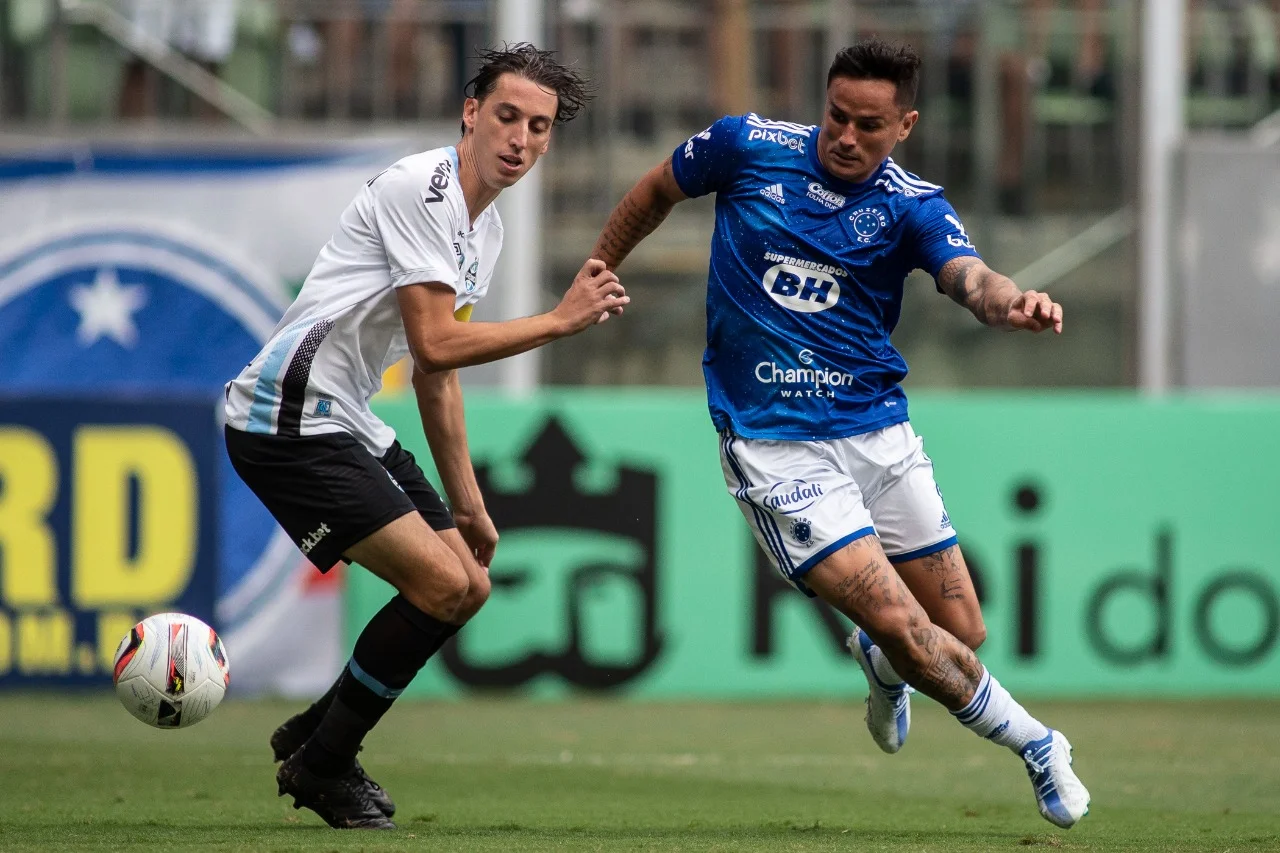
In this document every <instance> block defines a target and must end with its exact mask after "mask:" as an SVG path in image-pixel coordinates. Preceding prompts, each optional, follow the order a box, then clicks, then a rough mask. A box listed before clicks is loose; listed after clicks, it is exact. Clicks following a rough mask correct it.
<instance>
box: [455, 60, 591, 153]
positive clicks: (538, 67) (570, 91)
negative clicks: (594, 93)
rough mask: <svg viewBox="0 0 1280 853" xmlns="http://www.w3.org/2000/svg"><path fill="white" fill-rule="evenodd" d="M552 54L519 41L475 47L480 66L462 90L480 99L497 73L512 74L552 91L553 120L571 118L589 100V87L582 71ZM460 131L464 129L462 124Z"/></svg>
mask: <svg viewBox="0 0 1280 853" xmlns="http://www.w3.org/2000/svg"><path fill="white" fill-rule="evenodd" d="M554 56H555V52H554V51H550V50H539V49H538V48H536V47H534V46H533V45H531V44H529V43H528V42H523V41H522V42H517V43H515V44H504V45H503V46H502V47H501V48H496V49H492V50H489V49H482V50H479V51H477V53H476V58H477V59H479V60H480V70H479V71H478V72H476V76H474V77H472V78H471V79H470V80H468V81H467V85H466V86H464V87H463V90H462V91H463V94H465V95H466V96H467V97H468V98H475V99H476V100H478V101H483V100H484V99H485V98H487V97H489V96H490V95H492V94H493V90H494V89H495V88H497V86H498V78H499V77H501V76H502V75H503V74H516V75H519V76H520V77H523V78H525V79H526V80H530V81H532V82H534V83H537V84H538V85H539V86H542V87H543V88H546V89H550V90H551V91H553V92H555V93H556V115H555V123H556V124H564V123H565V122H567V121H572V120H573V117H574V116H576V115H577V114H578V111H579V110H581V109H582V108H583V107H584V106H586V104H587V101H589V100H591V87H590V84H589V83H588V82H587V80H586V79H585V78H584V77H582V75H580V74H579V73H578V72H577V71H575V70H573V69H572V68H570V67H568V66H566V65H563V64H561V63H559V62H556V61H555V59H553V58H552V57H554ZM462 132H463V133H466V132H467V128H466V125H465V124H464V125H463V127H462Z"/></svg>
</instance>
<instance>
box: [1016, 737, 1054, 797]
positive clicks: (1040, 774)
mask: <svg viewBox="0 0 1280 853" xmlns="http://www.w3.org/2000/svg"><path fill="white" fill-rule="evenodd" d="M1022 760H1023V761H1025V762H1026V763H1027V775H1028V776H1030V777H1031V781H1032V782H1033V783H1034V784H1035V786H1036V791H1037V792H1038V793H1041V792H1045V791H1048V790H1049V789H1051V788H1052V787H1053V774H1052V773H1051V772H1050V771H1051V770H1053V762H1054V743H1053V741H1052V740H1050V741H1049V742H1048V743H1046V744H1044V745H1043V746H1039V747H1036V748H1035V749H1030V748H1028V749H1027V751H1026V752H1025V753H1023V755H1022Z"/></svg>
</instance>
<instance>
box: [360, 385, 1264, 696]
mask: <svg viewBox="0 0 1280 853" xmlns="http://www.w3.org/2000/svg"><path fill="white" fill-rule="evenodd" d="M377 410H378V412H379V414H380V415H381V416H382V417H383V418H385V419H386V421H387V422H388V423H389V424H391V426H392V427H394V428H395V429H396V431H397V433H398V434H399V437H400V440H401V442H402V443H403V444H404V445H405V446H406V447H407V448H409V449H410V450H411V451H412V452H414V453H415V454H416V455H417V456H418V458H419V460H420V461H422V462H424V463H429V460H430V458H431V456H430V453H429V452H428V451H427V448H426V446H425V441H424V440H423V438H422V430H421V427H420V425H419V422H418V414H417V411H416V408H415V406H414V403H413V401H412V400H411V399H401V400H390V401H383V402H382V403H381V404H380V405H379V406H378V407H377ZM911 412H912V423H913V425H914V426H915V428H916V431H917V432H918V433H919V434H920V435H921V436H923V437H924V439H925V447H926V449H927V450H928V452H929V455H930V456H931V457H932V458H933V460H934V463H935V466H936V474H937V478H938V482H939V485H940V486H941V488H942V490H943V492H944V494H945V495H946V502H947V508H948V511H949V513H950V515H951V519H952V521H953V522H954V524H955V527H956V529H957V530H958V531H959V534H960V543H961V547H962V548H963V550H964V553H965V556H966V557H967V559H968V560H969V563H970V566H971V568H972V569H973V571H974V574H975V580H976V582H977V585H978V587H979V594H980V596H981V597H982V599H983V605H984V613H985V615H986V622H987V628H988V639H987V642H986V644H985V645H984V646H983V647H982V649H981V650H980V656H981V657H982V659H983V660H984V662H985V663H986V664H987V665H988V667H989V668H990V669H991V670H992V672H993V673H995V674H996V675H997V676H998V677H999V678H1000V679H1001V681H1002V682H1004V683H1005V684H1006V685H1008V686H1009V687H1010V688H1013V689H1016V690H1020V691H1023V692H1025V693H1028V694H1037V695H1097V694H1108V695H1117V694H1119V695H1124V694H1134V695H1139V694H1148V695H1149V694H1164V695H1188V696H1190V695H1215V696H1216V695H1221V694H1223V693H1230V694H1237V695H1248V694H1277V693H1280V652H1278V651H1277V640H1278V639H1280V521H1278V520H1277V514H1278V513H1280V479H1278V478H1280V400H1276V401H1267V400H1248V399H1243V398H1234V397H1232V398H1222V399H1216V398H1193V399H1174V400H1168V401H1160V402H1155V401H1146V400H1140V399H1137V398H1133V397H1129V396H1121V395H1116V396H1104V395H1098V394H1079V395H1073V394H1070V393H1065V394H1064V393H1055V394H1053V395H1052V396H1048V395H1046V396H1026V397H1020V396H1008V395H990V394H965V395H962V396H960V395H957V396H929V395H923V394H922V395H917V396H916V397H914V398H913V399H912V402H911ZM467 420H468V428H469V435H470V443H471V451H472V455H473V458H474V460H475V464H476V469H477V475H478V477H479V478H480V482H481V486H482V488H483V489H484V491H485V494H486V500H487V502H488V507H489V511H490V514H491V515H492V516H493V518H494V520H495V521H496V523H497V525H498V528H499V531H500V533H501V536H502V539H501V542H500V544H499V546H498V554H497V557H496V559H495V560H494V563H493V567H492V580H493V594H492V597H491V598H490V601H489V603H488V605H487V606H486V607H485V608H484V610H482V611H481V613H480V614H479V615H478V616H477V617H476V618H475V619H474V620H473V621H472V622H471V624H470V625H468V626H467V628H466V629H465V630H464V631H462V632H461V633H460V634H459V636H458V639H457V641H456V642H455V643H451V644H450V645H449V646H447V647H446V649H445V650H444V651H442V653H441V654H440V655H438V656H437V657H436V659H434V660H433V661H432V662H431V663H430V664H429V665H428V667H427V669H425V670H424V671H423V672H422V673H421V674H420V675H419V676H418V678H417V679H416V680H415V682H414V684H413V685H412V687H411V688H410V690H409V693H410V694H413V695H419V696H423V695H432V696H445V695H455V694H458V693H460V692H463V691H468V690H495V689H497V690H503V689H521V690H525V691H529V692H531V693H533V694H534V695H542V696H556V695H563V694H564V693H566V692H569V691H574V690H582V689H587V690H608V691H615V692H618V693H622V694H625V695H633V696H643V697H676V696H681V697H684V696H692V697H730V696H732V697H741V696H783V695H786V696H792V695H797V696H841V695H858V694H861V693H863V692H865V683H864V682H863V679H862V676H861V674H860V671H859V670H858V668H857V666H856V665H855V664H854V663H853V662H852V659H851V658H849V656H848V654H847V652H846V651H845V650H844V648H843V639H844V637H845V636H846V634H847V632H848V623H847V621H846V620H845V619H844V618H843V617H842V616H839V615H838V614H836V613H834V612H833V611H831V610H830V609H828V608H826V607H825V606H824V605H821V604H819V603H816V602H813V601H810V600H809V599H807V598H805V597H804V596H803V595H801V594H800V593H798V592H796V591H794V590H793V589H792V588H791V587H790V586H789V585H787V584H786V583H785V582H783V581H782V580H781V579H780V578H779V577H778V576H777V574H776V571H775V570H774V568H773V567H772V565H771V564H770V563H769V562H768V561H767V560H766V559H765V557H764V555H763V554H762V553H759V549H758V548H757V547H756V545H755V543H754V541H753V540H752V537H751V534H750V531H749V530H748V529H747V526H746V524H745V522H744V521H743V519H742V516H741V514H740V513H739V511H738V508H737V506H736V505H735V501H734V499H733V498H732V497H731V496H730V495H729V494H728V493H727V492H726V490H725V486H724V480H723V477H722V475H721V473H720V464H719V457H718V450H717V444H716V435H715V432H714V431H713V430H712V427H711V425H710V420H709V418H708V416H707V413H706V409H705V404H704V400H703V397H702V394H701V393H698V392H692V391H690V392H682V391H662V392H646V391H625V392H624V391H617V390H611V391H586V390H574V391H547V392H544V393H541V394H539V395H538V396H536V397H534V398H531V399H528V400H524V401H513V400H507V399H504V398H502V397H497V396H489V395H480V394H470V395H468V399H467ZM428 474H433V472H432V471H430V469H428ZM349 593H350V594H349V608H348V616H349V619H348V623H347V627H348V633H349V635H350V638H351V640H354V636H355V634H356V633H358V631H359V629H360V627H362V626H363V625H364V623H365V622H366V621H367V619H368V618H369V616H371V615H372V614H373V613H374V612H375V611H376V610H377V608H379V607H380V606H382V604H383V603H384V602H385V601H386V600H387V599H388V598H389V597H390V595H391V590H390V588H389V587H388V586H386V585H385V584H383V583H382V582H381V581H378V580H376V579H374V578H372V577H371V576H370V575H368V573H366V572H363V571H359V570H356V571H353V572H352V573H351V579H350V586H349Z"/></svg>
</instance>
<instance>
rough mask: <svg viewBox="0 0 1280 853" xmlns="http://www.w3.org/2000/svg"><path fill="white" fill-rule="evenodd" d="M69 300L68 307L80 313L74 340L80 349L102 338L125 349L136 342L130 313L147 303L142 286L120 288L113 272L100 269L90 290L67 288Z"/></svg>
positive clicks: (136, 329)
mask: <svg viewBox="0 0 1280 853" xmlns="http://www.w3.org/2000/svg"><path fill="white" fill-rule="evenodd" d="M70 301H71V307H72V308H74V309H76V311H78V312H79V314H80V327H79V328H78V329H76V338H78V339H79V341H80V344H81V345H82V346H86V347H87V346H89V345H90V344H92V343H93V342H94V341H96V340H98V338H101V337H103V336H106V337H108V338H111V340H113V341H115V342H116V343H118V344H120V346H122V347H126V348H128V349H132V348H133V347H134V345H135V344H137V343H138V327H137V326H135V325H134V324H133V314H134V312H135V311H137V310H138V309H139V308H141V307H142V306H143V305H146V304H147V292H146V290H145V289H144V288H143V287H142V285H137V284H131V285H129V286H127V287H121V286H120V280H119V279H118V278H117V277H116V271H115V270H113V269H111V268H110V267H102V268H101V269H99V270H98V277H97V278H95V279H94V280H93V285H92V286H91V287H85V286H84V285H77V286H76V287H73V288H71V297H70Z"/></svg>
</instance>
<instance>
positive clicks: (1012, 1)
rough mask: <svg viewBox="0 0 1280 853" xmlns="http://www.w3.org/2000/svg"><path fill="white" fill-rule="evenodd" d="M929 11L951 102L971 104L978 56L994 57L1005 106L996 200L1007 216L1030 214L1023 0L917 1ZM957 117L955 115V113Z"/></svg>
mask: <svg viewBox="0 0 1280 853" xmlns="http://www.w3.org/2000/svg"><path fill="white" fill-rule="evenodd" d="M916 2H917V3H918V4H919V5H921V6H923V7H925V8H924V9H923V10H922V12H923V13H924V14H925V15H927V16H928V20H929V23H930V29H931V30H932V32H933V33H934V35H935V38H938V39H939V40H941V42H942V44H941V45H940V48H941V50H940V52H941V53H942V54H943V55H944V56H946V58H947V87H946V90H947V97H948V99H950V100H951V101H953V102H955V103H957V104H965V105H970V106H971V105H972V104H973V102H974V98H975V95H976V93H975V90H974V65H975V61H976V59H977V51H978V49H979V47H981V49H983V50H986V51H989V52H990V53H991V55H993V56H994V57H995V60H996V64H997V69H998V70H997V73H998V80H999V82H998V86H999V105H1000V142H1001V144H1000V157H999V161H998V166H997V171H996V184H997V190H996V193H997V199H998V203H999V205H1000V209H1001V210H1002V211H1003V212H1005V213H1011V214H1021V213H1023V212H1024V211H1025V209H1026V193H1025V186H1024V182H1023V169H1024V164H1025V160H1026V147H1027V129H1028V115H1029V112H1030V104H1031V86H1030V78H1029V76H1028V69H1029V61H1030V60H1029V57H1028V54H1027V52H1026V50H1027V39H1026V29H1027V18H1026V12H1025V8H1024V6H1025V4H1024V3H1021V2H1019V0H916ZM953 112H954V111H953Z"/></svg>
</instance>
